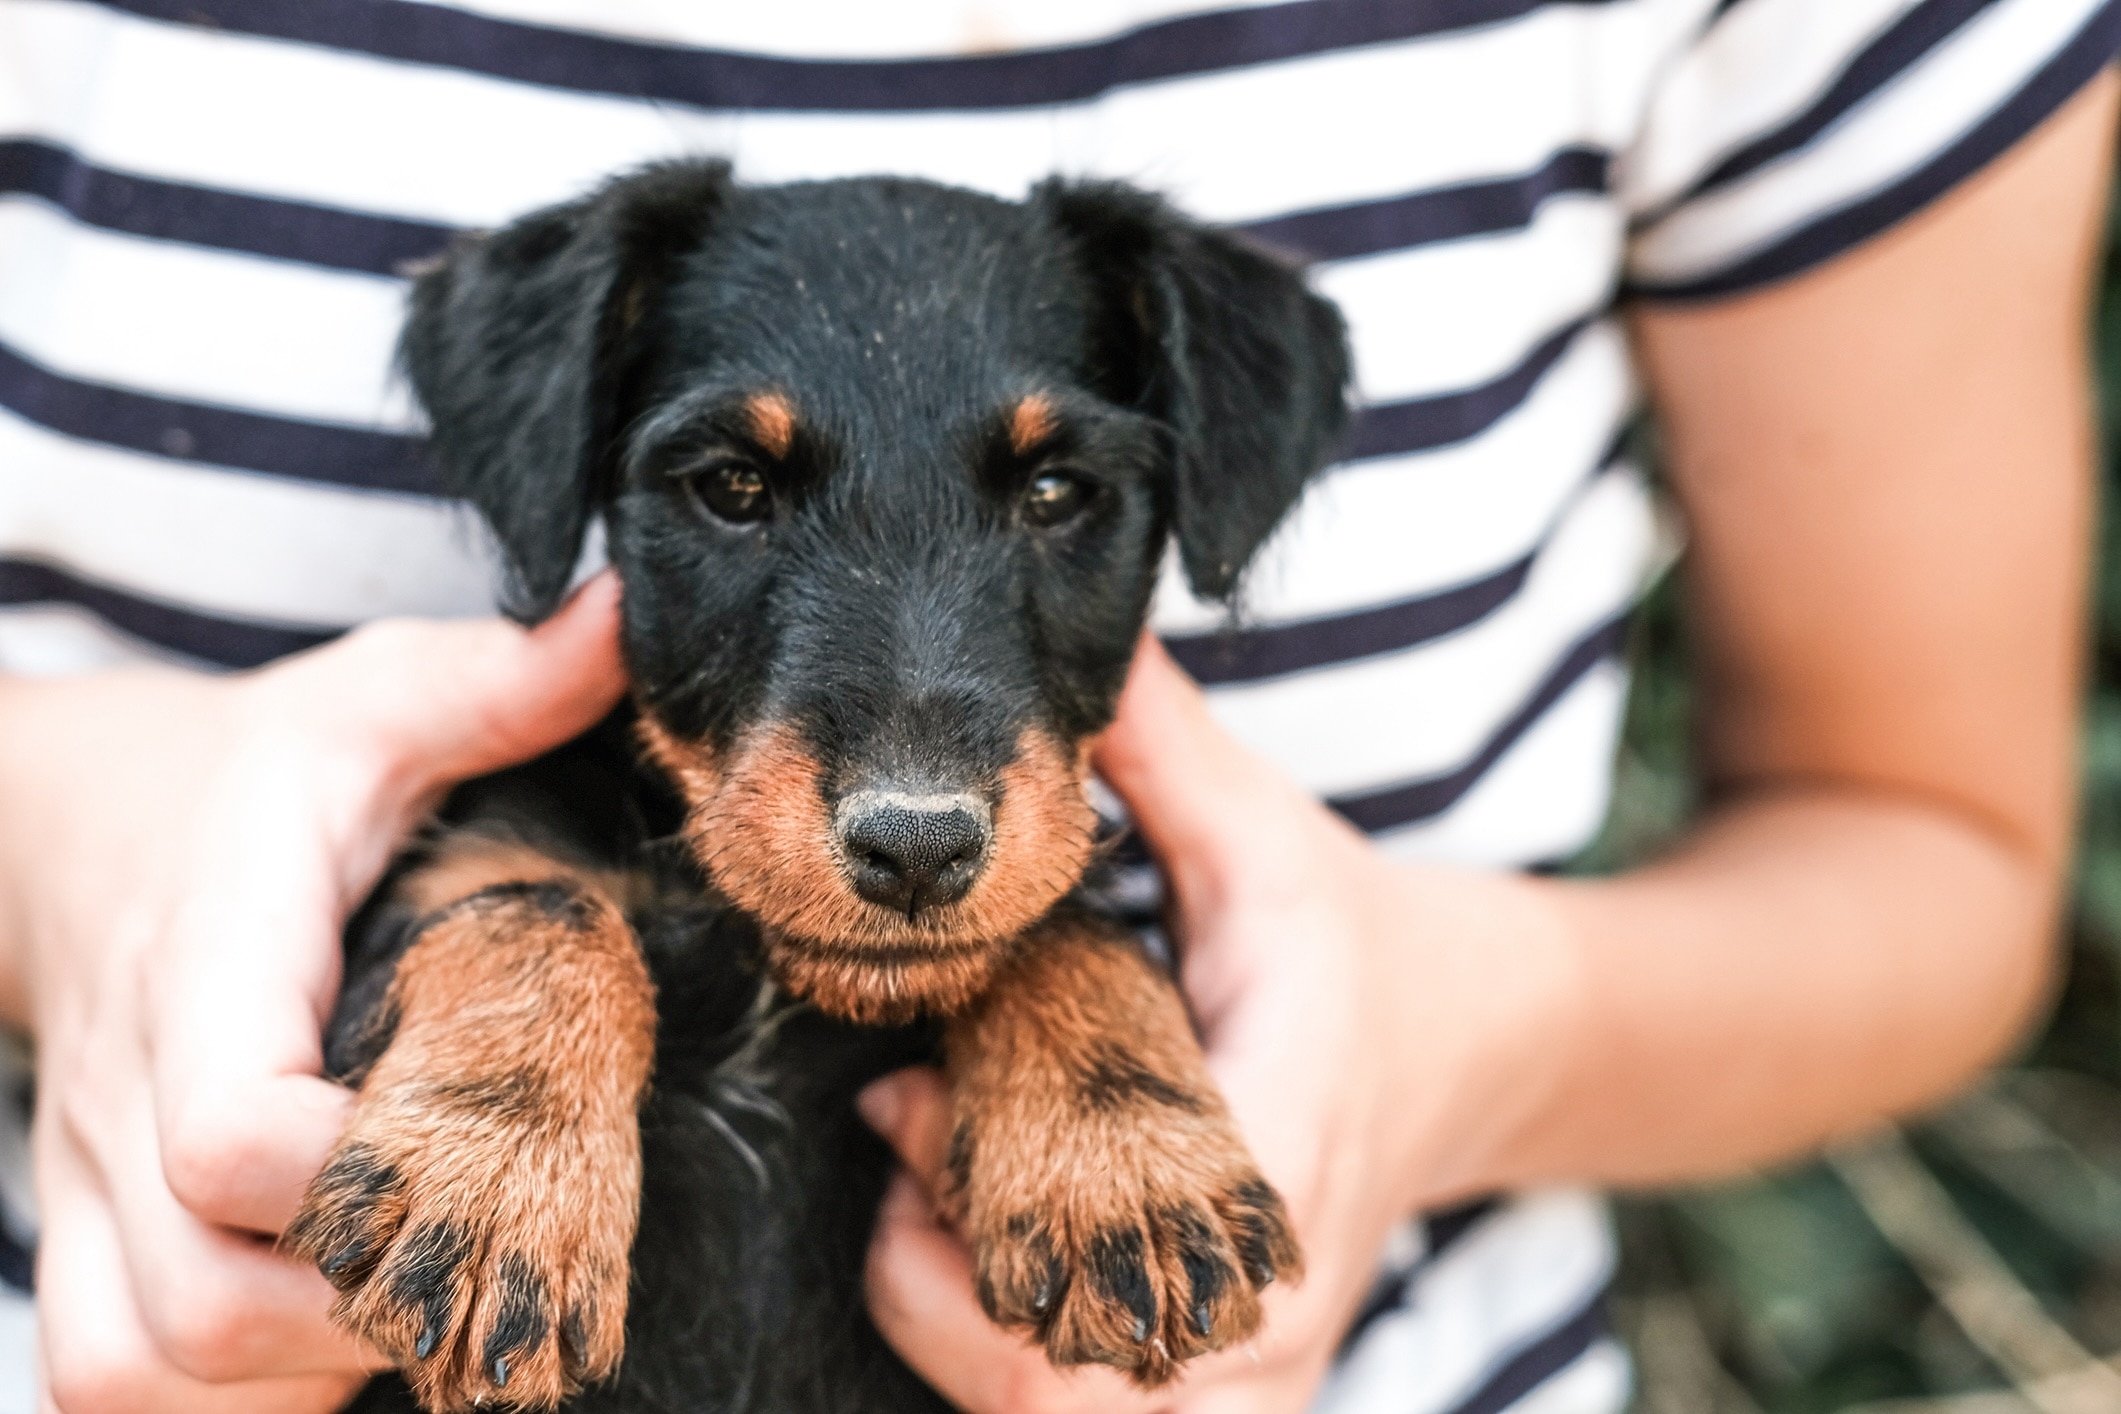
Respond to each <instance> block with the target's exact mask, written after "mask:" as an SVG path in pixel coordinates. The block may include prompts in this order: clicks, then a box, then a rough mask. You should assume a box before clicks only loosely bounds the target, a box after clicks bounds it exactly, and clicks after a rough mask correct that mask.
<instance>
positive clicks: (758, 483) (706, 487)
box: [685, 460, 773, 525]
mask: <svg viewBox="0 0 2121 1414" xmlns="http://www.w3.org/2000/svg"><path fill="white" fill-rule="evenodd" d="M685 489H686V490H687V491H689V492H691V493H692V499H693V500H695V501H698V502H699V503H700V504H701V505H702V506H704V507H706V508H707V512H708V514H710V515H712V516H714V517H715V518H717V519H719V520H726V521H728V522H729V523H731V524H732V525H748V524H750V523H751V522H752V521H757V520H764V519H765V518H766V517H767V516H769V515H771V514H772V513H773V492H772V491H770V490H768V489H767V486H766V476H765V473H764V472H761V471H760V470H759V469H758V468H757V467H755V466H753V465H752V464H751V463H750V462H747V461H735V460H726V461H715V462H709V463H708V464H707V465H705V466H703V467H701V468H700V469H699V470H697V471H692V472H688V473H686V475H685Z"/></svg>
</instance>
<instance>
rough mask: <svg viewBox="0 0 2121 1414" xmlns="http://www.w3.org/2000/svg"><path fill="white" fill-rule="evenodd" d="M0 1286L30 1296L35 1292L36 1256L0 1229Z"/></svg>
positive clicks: (30, 1249)
mask: <svg viewBox="0 0 2121 1414" xmlns="http://www.w3.org/2000/svg"><path fill="white" fill-rule="evenodd" d="M0 1285H4V1286H6V1287H7V1288H8V1290H10V1291H17V1292H20V1293H21V1294H22V1295H24V1296H31V1295H34V1294H35V1293H36V1290H37V1254H36V1252H35V1251H34V1250H33V1249H32V1248H29V1247H27V1246H25V1245H23V1244H22V1243H21V1242H19V1241H17V1240H16V1238H15V1235H14V1234H13V1233H11V1232H9V1231H7V1230H6V1228H4V1227H0Z"/></svg>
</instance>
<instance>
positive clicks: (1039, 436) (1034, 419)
mask: <svg viewBox="0 0 2121 1414" xmlns="http://www.w3.org/2000/svg"><path fill="white" fill-rule="evenodd" d="M1053 426H1054V418H1053V400H1052V399H1051V398H1049V397H1047V396H1046V395H1045V394H1044V393H1033V394H1031V395H1030V396H1029V397H1027V398H1025V399H1024V400H1023V401H1022V402H1020V403H1018V404H1017V405H1016V408H1015V410H1014V411H1013V412H1011V413H1010V414H1009V450H1011V451H1013V452H1015V453H1016V454H1017V455H1018V456H1022V455H1023V454H1024V453H1026V452H1028V451H1030V450H1031V449H1032V448H1033V447H1036V446H1037V445H1038V444H1039V443H1041V442H1043V441H1045V440H1046V439H1047V438H1048V437H1050V436H1052V435H1053Z"/></svg>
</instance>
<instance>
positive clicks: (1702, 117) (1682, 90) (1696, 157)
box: [1613, 0, 1923, 211]
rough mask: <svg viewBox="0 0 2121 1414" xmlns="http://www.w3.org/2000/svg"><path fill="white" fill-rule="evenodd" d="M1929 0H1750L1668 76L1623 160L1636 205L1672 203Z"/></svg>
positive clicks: (1622, 176) (1619, 174) (1628, 193)
mask: <svg viewBox="0 0 2121 1414" xmlns="http://www.w3.org/2000/svg"><path fill="white" fill-rule="evenodd" d="M1922 3H1923V0H1750V3H1748V4H1744V5H1740V6H1737V7H1736V8H1735V9H1733V10H1731V11H1730V12H1728V13H1727V14H1725V15H1724V16H1723V17H1722V18H1720V19H1719V20H1717V22H1716V24H1715V26H1714V27H1713V28H1711V29H1710V30H1709V32H1708V33H1707V34H1706V35H1704V36H1703V37H1702V39H1701V42H1700V43H1699V44H1696V45H1694V46H1693V47H1692V48H1691V49H1689V50H1687V52H1686V53H1685V55H1684V56H1683V57H1681V59H1680V60H1679V62H1678V63H1677V64H1675V65H1674V66H1673V68H1672V71H1671V73H1670V74H1669V75H1667V76H1666V77H1665V79H1664V80H1663V81H1662V82H1661V83H1659V84H1658V86H1657V93H1656V97H1655V98H1654V99H1653V100H1652V102H1651V105H1650V111H1649V115H1648V117H1647V119H1646V120H1645V122H1644V123H1643V130H1642V135H1641V137H1640V138H1639V139H1638V140H1637V141H1636V143H1635V145H1634V146H1633V147H1631V148H1629V149H1628V151H1627V153H1626V154H1625V156H1624V157H1623V158H1622V159H1621V160H1620V161H1618V162H1616V163H1615V164H1614V172H1613V180H1614V187H1615V190H1617V191H1618V192H1620V194H1621V197H1622V199H1623V200H1624V201H1625V202H1626V203H1627V205H1628V208H1629V209H1630V210H1632V211H1648V210H1651V209H1654V208H1655V207H1658V206H1661V205H1663V204H1664V203H1665V202H1668V201H1670V200H1671V199H1672V198H1673V197H1675V196H1677V195H1679V193H1680V192H1682V191H1684V190H1685V189H1686V188H1687V187H1689V186H1691V185H1692V184H1693V183H1694V182H1695V181H1696V180H1697V179H1699V178H1700V177H1701V176H1702V175H1703V174H1704V173H1706V172H1707V171H1708V170H1709V169H1710V168H1712V167H1714V166H1715V165H1716V164H1717V163H1718V162H1720V161H1722V160H1723V159H1724V158H1725V157H1727V156H1729V155H1730V153H1731V152H1732V151H1734V150H1735V149H1737V148H1739V147H1742V146H1744V145H1745V144H1746V143H1748V142H1750V141H1752V140H1753V139H1754V138H1757V137H1759V136H1760V135H1761V134H1763V133H1766V132H1770V131H1772V130H1773V129H1775V128H1777V127H1780V126H1781V125H1782V124H1783V123H1785V122H1787V121H1789V120H1790V119H1791V118H1793V117H1795V116H1797V115H1798V114H1799V113H1802V112H1803V111H1804V110H1805V109H1807V108H1809V107H1810V106H1811V105H1812V103H1813V102H1814V100H1816V99H1817V98H1818V97H1819V95H1820V94H1821V93H1823V92H1824V91H1825V90H1826V89H1828V88H1830V87H1832V86H1833V84H1834V81H1835V80H1836V79H1838V78H1839V77H1840V76H1841V74H1842V72H1843V71H1844V70H1845V69H1846V68H1847V67H1848V65H1849V61H1850V60H1851V59H1853V58H1854V57H1855V55H1856V52H1857V51H1858V50H1859V49H1861V48H1863V46H1864V45H1865V44H1867V43H1868V42H1869V41H1870V40H1872V39H1873V38H1875V37H1876V36H1877V35H1878V34H1879V33H1880V32H1882V31H1883V30H1885V29H1886V28H1887V27H1889V26H1890V25H1891V24H1892V23H1893V22H1894V21H1895V20H1897V19H1899V18H1900V17H1901V16H1902V15H1904V14H1906V13H1907V12H1908V11H1910V10H1912V9H1915V8H1916V7H1917V6H1919V5H1921V4H1922Z"/></svg>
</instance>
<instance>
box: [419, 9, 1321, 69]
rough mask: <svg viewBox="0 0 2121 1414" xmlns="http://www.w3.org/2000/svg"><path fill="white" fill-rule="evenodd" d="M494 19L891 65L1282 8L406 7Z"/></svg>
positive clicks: (658, 40) (1078, 40) (1080, 40)
mask: <svg viewBox="0 0 2121 1414" xmlns="http://www.w3.org/2000/svg"><path fill="white" fill-rule="evenodd" d="M415 2H416V3H420V4H436V7H437V8H441V9H451V10H468V11H470V12H472V13H474V14H482V15H489V16H491V17H493V18H495V19H500V20H512V21H515V22H517V23H521V24H533V25H545V26H549V27H554V28H560V29H576V30H586V31H590V32H592V33H597V34H606V35H613V36H617V37H621V38H627V39H638V40H643V41H645V42H648V43H651V44H672V45H691V46H694V47H697V48H703V49H724V50H740V51H752V52H762V53H763V52H772V53H779V54H785V55H788V56H790V57H796V58H809V59H900V58H914V57H920V56H928V55H937V54H979V53H986V52H989V51H993V50H997V49H1033V48H1051V47H1055V46H1059V45H1069V44H1081V43H1086V42H1093V41H1096V40H1101V39H1105V38H1107V37H1109V36H1111V35H1115V34H1119V33H1122V32H1124V31H1127V30H1132V29H1139V28H1141V27H1143V26H1146V25H1152V24H1157V23H1160V22H1162V21H1166V20H1173V19H1178V18H1181V17H1183V16H1186V15H1194V14H1200V13H1203V12H1206V11H1215V10H1248V9H1253V8H1257V7H1263V6H1267V5H1278V4H1281V3H1282V0H1172V2H1171V3H1164V4H1153V3H1151V4H1144V3H1140V0H1069V3H1068V4H1066V5H1056V4H1054V3H1053V0H943V3H938V0H895V3H893V4H889V5H879V4H876V3H875V0H775V3H774V4H771V5H727V4H723V5H702V4H701V3H700V0H451V3H449V4H447V5H441V4H437V0H415Z"/></svg>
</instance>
